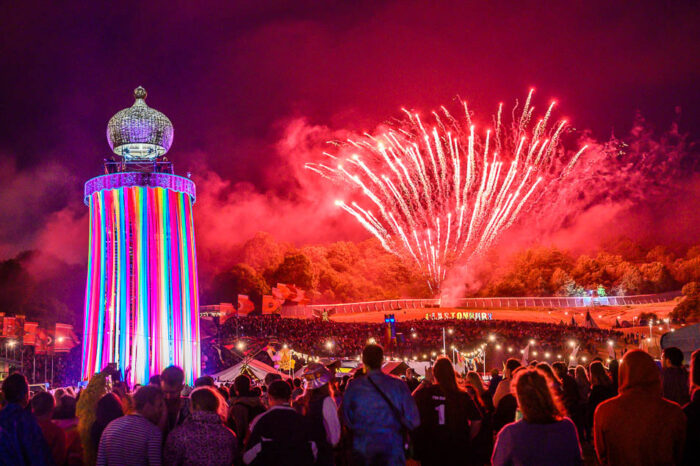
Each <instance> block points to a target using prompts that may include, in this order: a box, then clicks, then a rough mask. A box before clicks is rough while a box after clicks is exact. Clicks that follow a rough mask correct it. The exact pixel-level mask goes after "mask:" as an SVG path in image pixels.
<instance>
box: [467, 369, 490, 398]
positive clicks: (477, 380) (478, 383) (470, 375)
mask: <svg viewBox="0 0 700 466" xmlns="http://www.w3.org/2000/svg"><path fill="white" fill-rule="evenodd" d="M467 381H468V382H469V384H470V385H471V386H472V387H474V388H475V389H476V391H477V392H479V394H481V393H483V392H484V391H486V388H485V387H484V382H483V380H481V376H480V375H479V373H478V372H475V371H469V372H467Z"/></svg>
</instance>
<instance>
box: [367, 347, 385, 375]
mask: <svg viewBox="0 0 700 466" xmlns="http://www.w3.org/2000/svg"><path fill="white" fill-rule="evenodd" d="M383 362H384V349H383V348H382V347H381V346H379V345H377V344H369V345H366V346H365V348H364V349H363V350H362V364H364V365H365V367H366V368H367V369H369V370H377V369H381V368H382V363H383Z"/></svg>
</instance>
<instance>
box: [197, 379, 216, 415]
mask: <svg viewBox="0 0 700 466" xmlns="http://www.w3.org/2000/svg"><path fill="white" fill-rule="evenodd" d="M190 400H192V407H193V408H194V409H195V410H197V411H206V412H209V413H215V412H217V410H218V409H219V397H217V396H216V394H215V393H214V390H213V389H212V388H210V387H208V386H204V387H199V388H196V389H194V390H192V393H190Z"/></svg>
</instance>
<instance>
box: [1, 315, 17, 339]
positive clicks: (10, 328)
mask: <svg viewBox="0 0 700 466" xmlns="http://www.w3.org/2000/svg"><path fill="white" fill-rule="evenodd" d="M2 336H3V337H5V338H15V337H16V336H17V322H16V319H15V318H14V317H7V316H6V317H4V318H3V319H2Z"/></svg>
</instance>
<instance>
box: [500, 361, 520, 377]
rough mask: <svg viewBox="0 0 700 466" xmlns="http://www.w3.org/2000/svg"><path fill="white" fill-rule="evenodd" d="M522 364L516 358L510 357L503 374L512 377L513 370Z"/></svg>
mask: <svg viewBox="0 0 700 466" xmlns="http://www.w3.org/2000/svg"><path fill="white" fill-rule="evenodd" d="M520 366H522V364H521V363H520V361H518V360H517V359H515V358H508V360H507V361H506V364H505V366H504V369H503V375H505V376H506V377H511V376H512V375H513V371H514V370H515V369H517V368H518V367H520Z"/></svg>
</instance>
